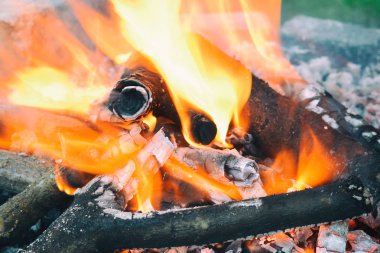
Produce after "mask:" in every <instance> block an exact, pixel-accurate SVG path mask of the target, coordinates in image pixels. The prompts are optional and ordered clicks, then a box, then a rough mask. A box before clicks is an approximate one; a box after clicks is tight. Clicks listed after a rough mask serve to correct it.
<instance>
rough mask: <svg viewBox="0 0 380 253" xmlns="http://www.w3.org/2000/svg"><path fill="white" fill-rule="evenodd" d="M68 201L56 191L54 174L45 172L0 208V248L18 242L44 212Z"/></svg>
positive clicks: (62, 194)
mask: <svg viewBox="0 0 380 253" xmlns="http://www.w3.org/2000/svg"><path fill="white" fill-rule="evenodd" d="M69 200H70V197H68V196H67V195H66V194H65V193H63V192H60V191H59V190H58V188H57V186H56V183H55V177H54V174H53V173H51V172H46V173H45V174H44V176H42V177H40V178H39V179H38V180H37V181H36V182H35V183H33V184H31V185H29V186H28V187H26V188H25V190H24V191H22V192H21V193H19V194H17V195H16V196H14V197H12V198H11V199H9V200H8V201H7V202H6V203H5V204H3V205H2V206H0V246H4V245H7V244H10V243H13V242H16V241H17V240H20V239H21V238H22V237H23V236H24V234H25V233H26V232H27V231H28V229H29V228H30V227H31V226H32V225H33V224H35V222H36V221H37V220H38V219H39V218H42V216H43V215H44V214H46V212H48V211H49V210H50V209H52V208H54V207H58V206H59V205H62V204H63V203H65V202H66V203H68V201H69Z"/></svg>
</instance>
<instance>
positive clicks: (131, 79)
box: [107, 67, 217, 145]
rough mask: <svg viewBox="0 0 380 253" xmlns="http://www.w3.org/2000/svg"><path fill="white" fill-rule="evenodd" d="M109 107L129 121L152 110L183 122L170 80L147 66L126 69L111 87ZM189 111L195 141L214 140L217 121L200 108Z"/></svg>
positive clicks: (178, 122) (203, 142)
mask: <svg viewBox="0 0 380 253" xmlns="http://www.w3.org/2000/svg"><path fill="white" fill-rule="evenodd" d="M107 107H108V109H109V110H110V111H112V112H113V113H114V114H115V115H116V116H117V117H118V118H120V119H122V120H125V121H130V120H135V119H137V118H140V117H142V116H144V115H146V114H148V113H149V112H151V111H152V112H153V115H154V116H156V117H166V118H168V119H170V120H172V121H173V122H175V123H177V124H179V125H180V119H179V116H178V113H177V111H176V109H175V106H174V104H173V101H172V99H171V97H170V92H169V89H168V87H167V85H166V83H165V82H164V81H163V79H162V78H161V76H160V75H159V74H157V73H154V72H152V71H150V70H148V69H146V68H143V67H138V68H134V69H130V70H126V72H125V73H124V74H123V76H122V77H121V79H120V80H119V81H118V82H117V84H116V86H115V88H114V89H113V90H112V91H111V94H110V96H109V98H108V101H107ZM188 113H189V117H190V120H191V133H192V135H193V138H194V139H195V141H197V142H199V143H201V144H203V145H207V144H210V143H211V141H212V140H213V139H214V138H215V136H216V132H217V129H216V125H215V123H214V122H213V121H212V120H211V119H209V118H208V117H207V116H205V115H203V114H200V113H198V112H188Z"/></svg>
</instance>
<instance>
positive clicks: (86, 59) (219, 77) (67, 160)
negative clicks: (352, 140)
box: [0, 0, 330, 212]
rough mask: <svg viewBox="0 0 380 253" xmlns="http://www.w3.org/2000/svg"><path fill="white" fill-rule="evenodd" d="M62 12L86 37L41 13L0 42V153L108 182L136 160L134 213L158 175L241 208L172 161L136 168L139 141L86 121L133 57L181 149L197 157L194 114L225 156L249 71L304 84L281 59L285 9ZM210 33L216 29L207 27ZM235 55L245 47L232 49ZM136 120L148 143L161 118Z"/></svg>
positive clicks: (304, 177)
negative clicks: (160, 99)
mask: <svg viewBox="0 0 380 253" xmlns="http://www.w3.org/2000/svg"><path fill="white" fill-rule="evenodd" d="M69 3H70V6H71V7H72V9H73V11H74V13H75V14H76V17H77V19H78V20H79V22H80V24H81V27H82V28H83V30H84V31H85V33H83V31H82V30H80V31H79V32H78V31H77V30H75V29H74V30H73V31H71V29H70V26H69V25H68V24H66V23H64V21H63V20H60V19H59V18H58V16H57V15H56V14H55V13H52V12H48V11H47V12H44V13H43V14H37V13H34V14H33V16H32V17H29V19H28V18H26V19H25V20H21V21H19V22H18V23H16V24H14V27H12V29H11V30H12V33H11V34H7V33H5V36H6V37H7V38H4V39H2V41H0V63H1V64H0V73H1V76H0V78H1V81H2V86H1V87H0V88H1V90H0V91H1V95H0V100H1V101H2V103H4V102H5V103H9V104H12V106H2V105H0V123H2V124H1V129H0V130H1V132H0V147H1V148H5V149H9V150H16V151H25V152H29V153H34V154H39V155H45V156H49V157H51V158H52V159H54V160H56V161H59V166H63V167H66V168H68V169H75V170H78V171H81V172H86V173H90V174H92V175H100V174H113V173H115V172H116V171H118V170H119V169H121V168H125V167H128V165H129V164H130V163H132V162H134V164H135V165H134V166H135V167H134V170H133V173H132V172H131V174H132V179H133V180H132V181H133V182H132V186H133V188H134V189H133V190H135V192H134V195H133V196H132V197H131V201H130V203H128V208H129V209H130V210H133V211H143V212H148V211H151V210H155V209H159V208H160V201H161V198H162V191H163V188H164V187H165V185H164V181H163V179H162V177H163V175H162V174H164V173H167V174H169V175H170V176H171V177H173V178H175V179H176V180H181V181H184V182H186V183H188V184H190V185H192V186H193V187H194V188H196V189H198V190H199V191H202V192H204V193H208V194H210V193H218V194H222V195H224V196H227V197H228V198H230V199H234V200H240V199H242V196H241V194H240V192H239V190H238V188H237V187H236V186H234V185H233V184H232V183H230V182H226V183H221V182H218V181H216V180H214V179H212V178H211V177H210V176H209V175H207V174H206V173H205V172H204V171H202V170H200V169H195V170H194V169H192V168H189V167H187V166H185V165H184V164H181V163H180V162H178V161H175V160H174V159H169V161H168V162H167V163H166V164H165V166H164V168H160V165H159V164H157V161H155V160H154V159H148V160H147V161H145V162H144V163H142V164H140V163H139V162H137V161H136V157H137V154H138V153H139V152H140V151H141V150H142V149H143V148H144V145H145V144H146V140H145V139H144V138H143V137H142V136H140V140H141V139H143V141H136V140H134V139H133V137H131V136H130V135H128V134H129V133H128V131H126V130H128V129H126V128H127V125H124V124H118V125H115V124H112V123H107V122H100V121H97V120H92V119H93V118H94V117H93V116H94V115H92V113H93V112H92V109H93V107H96V106H99V101H101V100H102V99H103V98H105V97H107V95H108V92H109V90H110V89H111V88H112V87H111V85H112V84H113V83H115V80H116V79H117V78H118V77H120V75H121V72H122V70H123V69H124V68H125V67H128V66H129V65H128V64H131V63H130V60H131V58H133V57H132V56H133V55H136V54H139V55H142V56H143V57H141V58H147V61H146V62H141V61H140V62H138V63H139V64H146V63H147V62H149V63H148V64H152V67H153V68H154V69H155V71H158V72H159V74H160V75H162V77H163V79H164V80H165V81H166V83H167V84H168V85H169V89H170V93H171V97H172V99H173V101H174V104H175V107H176V109H177V111H178V114H179V116H180V120H181V125H182V130H183V135H184V137H185V138H186V140H187V141H188V142H189V143H190V144H192V145H193V146H196V147H202V146H200V145H199V144H197V143H195V142H194V141H193V137H192V133H191V131H190V116H191V114H192V113H194V112H196V113H202V114H204V115H206V116H208V117H209V118H210V119H212V120H213V122H215V124H216V125H217V137H216V139H215V142H216V144H221V145H219V146H223V147H229V144H228V143H227V142H226V135H227V131H228V130H229V128H230V127H231V126H235V127H243V128H244V126H247V124H246V122H245V119H244V117H243V116H242V115H241V112H242V109H243V107H244V106H245V104H246V102H247V100H248V99H249V96H250V93H251V85H252V84H251V70H255V72H256V73H258V74H259V75H261V76H262V77H263V78H265V79H266V80H269V81H270V82H271V84H273V85H275V84H282V83H284V82H287V81H294V80H299V77H298V75H297V74H296V72H295V71H294V70H293V68H292V67H291V65H290V64H289V63H288V62H287V61H286V59H285V58H284V56H283V54H282V52H281V50H280V39H279V36H278V32H279V20H280V7H281V1H280V0H272V1H269V2H268V3H265V4H263V3H262V2H261V1H258V0H254V1H245V0H241V1H222V0H220V1H217V2H216V3H217V4H215V1H213V0H206V1H199V0H198V1H192V2H190V1H181V0H172V1H148V0H138V1H133V0H111V1H110V5H109V6H107V9H106V10H104V12H101V11H98V10H95V9H93V8H91V7H90V6H88V5H86V4H84V3H82V2H80V1H74V0H69ZM29 7H30V6H29ZM205 23H206V24H214V25H210V26H207V27H206V28H205V27H204V25H203V24H205ZM210 27H211V29H212V31H211V32H210V31H209V30H207V29H210ZM205 29H206V30H205ZM1 36H2V37H3V34H1ZM241 42H243V43H241ZM237 45H240V46H239V47H242V48H240V49H239V48H238V50H234V49H235V48H237ZM222 50H224V51H222ZM243 52H244V54H243ZM231 56H234V57H231ZM235 58H236V59H235ZM132 60H133V59H132ZM237 60H239V61H240V62H239V61H237ZM90 119H91V120H90ZM142 122H144V123H145V125H146V126H148V127H149V131H150V133H149V134H147V135H148V136H149V135H151V134H153V133H152V132H153V129H154V128H155V125H156V122H157V119H156V118H155V117H154V116H153V115H152V114H149V115H147V116H145V117H144V118H143V119H142ZM313 141H314V142H315V143H316V144H315V145H314V146H313V150H314V147H316V148H317V149H318V150H319V151H318V152H316V154H314V151H313V152H311V154H310V153H305V154H304V153H302V152H301V154H300V158H299V161H298V165H299V166H302V167H305V168H307V169H308V170H309V167H311V168H310V170H311V171H312V172H313V171H315V169H314V168H312V164H313V162H309V163H308V162H307V161H303V157H304V156H306V157H307V159H309V158H310V157H311V158H310V159H311V161H315V160H317V159H319V156H320V155H321V154H320V153H321V152H322V153H323V147H320V145H318V143H317V140H314V138H313ZM320 150H322V151H320ZM301 158H302V159H301ZM294 160H295V159H294ZM295 161H296V160H295ZM302 161H303V162H302ZM318 161H319V160H318ZM329 162H330V161H328V160H326V161H325V163H324V165H325V166H328V165H329ZM294 164H295V163H294ZM57 166H58V165H57ZM58 170H59V169H58V167H57V168H56V171H57V173H56V174H57V178H56V182H57V185H58V187H59V189H61V190H62V191H65V192H66V193H68V194H73V193H74V191H75V188H74V187H71V186H70V185H69V184H68V182H67V181H66V180H65V178H64V176H62V175H61V174H60V173H59V171H58ZM292 170H293V169H292ZM286 176H289V177H290V176H295V177H294V178H297V182H299V183H300V185H303V184H309V185H311V186H314V185H316V184H319V183H321V182H322V181H323V182H324V181H325V180H327V178H328V177H327V176H326V177H322V179H321V182H311V179H312V178H313V176H312V175H309V174H308V173H301V170H299V171H298V172H297V174H294V175H293V174H291V173H290V174H289V175H287V174H286ZM301 183H302V184H301ZM297 187H298V186H297Z"/></svg>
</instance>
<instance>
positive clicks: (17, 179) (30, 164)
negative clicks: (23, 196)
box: [0, 150, 53, 194]
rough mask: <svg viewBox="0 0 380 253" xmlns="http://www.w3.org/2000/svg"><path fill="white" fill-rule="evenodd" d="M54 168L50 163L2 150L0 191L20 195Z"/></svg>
mask: <svg viewBox="0 0 380 253" xmlns="http://www.w3.org/2000/svg"><path fill="white" fill-rule="evenodd" d="M52 168H53V166H52V165H51V162H50V161H47V160H43V159H37V158H36V157H34V156H28V155H26V154H23V153H14V152H9V151H2V150H0V189H3V190H6V191H8V192H11V193H14V194H17V193H20V192H22V191H23V190H24V189H25V188H26V187H27V186H28V185H29V184H31V183H34V182H36V181H37V180H39V179H40V178H41V177H42V175H43V174H45V173H46V172H48V171H50V172H52Z"/></svg>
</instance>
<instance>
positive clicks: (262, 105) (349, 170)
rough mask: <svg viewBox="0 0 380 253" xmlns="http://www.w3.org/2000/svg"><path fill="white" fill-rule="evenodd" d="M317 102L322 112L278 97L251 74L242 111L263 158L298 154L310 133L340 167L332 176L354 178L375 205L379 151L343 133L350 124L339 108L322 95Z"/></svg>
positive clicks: (379, 188)
mask: <svg viewBox="0 0 380 253" xmlns="http://www.w3.org/2000/svg"><path fill="white" fill-rule="evenodd" d="M317 99H318V101H316V102H317V103H315V104H314V105H315V106H319V107H320V109H322V111H321V112H320V113H317V112H315V111H318V110H313V109H312V108H310V104H309V103H310V102H311V101H310V100H303V101H298V100H295V99H291V98H289V97H285V96H282V95H280V94H279V93H277V92H276V91H274V90H273V89H272V88H270V87H269V85H268V84H267V83H266V82H265V81H263V80H261V79H259V78H257V77H256V76H254V75H252V91H251V96H250V98H249V100H248V102H247V104H246V106H245V108H244V110H243V113H245V114H246V115H249V121H250V128H249V131H248V132H249V133H250V134H252V135H253V137H254V139H255V144H256V145H257V147H258V148H259V149H260V150H261V151H262V152H264V155H265V156H271V157H275V156H276V154H277V153H278V152H279V151H281V150H283V149H290V150H293V151H295V152H298V150H299V144H300V140H301V138H306V139H308V138H310V131H312V132H313V133H314V134H315V135H316V136H317V137H318V140H319V141H320V142H321V144H322V145H323V146H324V147H325V148H326V150H328V151H329V152H330V153H331V154H334V155H333V157H334V159H335V162H336V164H337V165H338V167H340V168H342V170H341V171H338V172H339V173H338V174H337V176H336V177H337V178H339V177H341V178H343V177H347V176H348V175H355V176H357V177H358V178H360V180H362V182H363V184H364V185H365V186H366V187H367V188H368V190H369V191H370V192H371V195H372V196H374V199H373V201H375V202H378V200H379V198H378V196H379V191H380V164H379V163H374V162H373V160H374V159H375V160H379V159H380V158H379V157H380V152H379V150H378V149H377V148H376V146H374V145H371V143H368V142H367V143H365V140H363V138H357V137H356V136H355V135H354V134H353V133H352V132H349V131H347V129H348V127H347V125H350V123H349V122H347V120H345V119H346V116H350V115H349V114H348V113H347V112H346V110H345V108H344V106H343V105H341V104H340V103H339V102H337V101H336V100H335V99H333V97H331V96H330V95H328V94H326V93H325V94H324V93H320V94H318V97H317ZM338 105H339V106H338ZM326 117H327V118H328V119H329V120H326ZM324 118H325V119H324ZM351 127H352V126H351ZM368 127H369V128H370V129H373V127H371V126H368ZM376 131H377V130H376ZM379 136H380V135H379ZM378 138H379V137H378ZM378 140H380V139H378ZM378 140H377V141H376V142H378ZM372 142H374V140H372Z"/></svg>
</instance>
